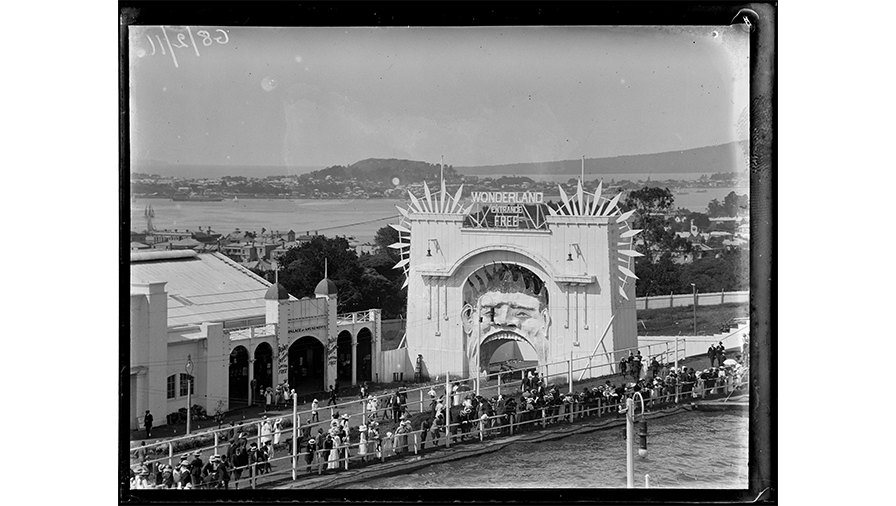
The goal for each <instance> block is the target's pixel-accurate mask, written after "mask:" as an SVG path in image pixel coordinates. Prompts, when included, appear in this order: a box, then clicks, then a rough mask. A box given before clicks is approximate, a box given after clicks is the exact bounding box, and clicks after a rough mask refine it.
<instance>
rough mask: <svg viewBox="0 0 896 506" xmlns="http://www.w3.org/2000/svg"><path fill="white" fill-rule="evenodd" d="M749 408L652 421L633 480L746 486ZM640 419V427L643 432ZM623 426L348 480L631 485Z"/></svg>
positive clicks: (376, 484) (654, 484)
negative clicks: (645, 450)
mask: <svg viewBox="0 0 896 506" xmlns="http://www.w3.org/2000/svg"><path fill="white" fill-rule="evenodd" d="M748 423H749V418H748V417H747V415H746V414H744V413H733V412H699V411H692V412H685V413H680V414H676V415H672V416H669V417H666V418H661V419H656V420H651V421H650V422H649V423H648V433H649V437H648V441H649V443H648V451H649V452H648V457H647V458H646V459H640V458H639V457H637V456H635V486H636V487H638V488H641V487H644V475H645V474H649V475H650V488H711V489H743V488H747V479H748V467H747V462H748V433H749V432H748ZM637 430H638V429H637V425H636V427H635V433H636V434H637ZM623 434H624V428H614V429H605V430H599V431H595V432H591V433H588V434H580V435H575V436H570V437H566V438H563V439H560V440H556V441H549V442H544V443H528V444H517V445H510V446H508V447H506V448H503V449H501V450H498V451H496V452H493V453H488V454H485V455H480V456H478V457H470V458H467V459H462V460H458V461H454V462H449V463H445V464H436V465H432V466H427V467H424V468H421V469H418V470H416V471H412V472H410V473H407V474H402V475H398V476H392V477H387V478H377V479H372V480H368V481H365V482H360V483H354V484H350V485H347V486H346V487H345V488H399V489H401V488H408V489H420V488H455V487H461V486H470V485H472V486H474V487H478V488H511V487H512V488H583V487H584V488H625V485H626V475H625V439H624V437H623Z"/></svg>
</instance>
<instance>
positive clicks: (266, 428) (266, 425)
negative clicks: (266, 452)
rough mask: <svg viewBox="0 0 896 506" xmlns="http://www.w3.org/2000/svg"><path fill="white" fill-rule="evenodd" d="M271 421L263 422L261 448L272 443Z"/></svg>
mask: <svg viewBox="0 0 896 506" xmlns="http://www.w3.org/2000/svg"><path fill="white" fill-rule="evenodd" d="M271 430H272V429H271V421H270V420H265V421H263V422H261V444H260V446H264V444H265V443H266V442H268V441H271V439H272V438H271Z"/></svg>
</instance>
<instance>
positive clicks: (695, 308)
mask: <svg viewBox="0 0 896 506" xmlns="http://www.w3.org/2000/svg"><path fill="white" fill-rule="evenodd" d="M691 288H693V289H694V335H695V336H696V335H697V285H695V284H694V283H691ZM675 351H678V350H677V349H676V350H675Z"/></svg>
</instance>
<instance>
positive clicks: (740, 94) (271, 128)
mask: <svg viewBox="0 0 896 506" xmlns="http://www.w3.org/2000/svg"><path fill="white" fill-rule="evenodd" d="M200 30H206V31H208V32H209V33H208V36H207V37H206V36H205V34H201V33H200ZM226 32H227V36H226V39H225V38H224V35H223V33H222V32H220V31H216V29H215V28H214V27H190V29H189V31H188V30H187V28H186V27H166V28H165V29H164V30H163V29H162V28H161V27H133V26H132V27H130V36H131V50H130V62H131V66H130V104H131V150H132V154H131V156H132V160H134V161H135V162H136V163H139V161H141V160H155V161H164V162H168V163H172V164H202V165H270V166H330V165H336V164H340V165H347V164H351V163H354V162H356V161H358V160H361V159H364V158H408V159H413V160H423V161H428V162H432V163H434V162H438V160H439V155H441V154H444V155H445V162H446V163H450V164H453V165H455V166H465V165H495V164H504V163H516V162H540V161H552V160H562V159H574V158H580V157H581V156H582V155H585V156H587V157H589V158H593V157H602V156H614V155H623V154H640V153H656V152H662V151H671V150H679V149H689V148H694V147H700V146H708V145H715V144H722V143H726V142H730V141H735V140H741V139H746V138H747V137H748V123H747V121H748V119H747V114H748V113H747V110H748V107H747V106H748V100H749V70H748V67H749V65H748V63H749V62H748V55H749V46H748V45H749V39H748V36H747V35H748V34H747V33H746V32H744V31H743V30H742V29H741V28H740V27H737V26H734V27H682V28H668V27H666V28H635V27H626V28H607V27H595V28H581V27H575V28H539V27H532V28H523V27H510V28H507V27H495V28H239V27H227V28H226ZM166 34H167V37H168V39H167V41H166V38H165V36H166ZM191 35H192V40H193V41H195V46H196V47H195V48H194V47H193V44H192V43H191ZM178 36H180V38H181V40H182V41H183V42H181V43H179V42H178ZM215 38H217V40H215ZM169 43H170V44H171V47H172V48H173V50H174V57H176V59H177V66H175V63H174V58H172V54H171V51H170V50H169V45H168V44H169ZM206 44H208V45H206ZM178 45H186V46H187V47H181V48H178V47H174V46H178ZM163 49H164V50H165V53H166V54H162V50H163ZM197 51H198V53H199V55H198V56H197V54H196V53H197ZM153 53H154V54H153Z"/></svg>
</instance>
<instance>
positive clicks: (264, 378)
mask: <svg viewBox="0 0 896 506" xmlns="http://www.w3.org/2000/svg"><path fill="white" fill-rule="evenodd" d="M252 372H253V374H254V376H253V377H254V378H255V385H256V386H255V390H256V391H255V392H252V393H253V395H254V394H257V393H258V390H260V389H262V388H268V387H272V386H274V350H273V349H272V348H271V345H270V344H268V343H261V344H259V345H258V347H257V348H255V370H254V371H252Z"/></svg>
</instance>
